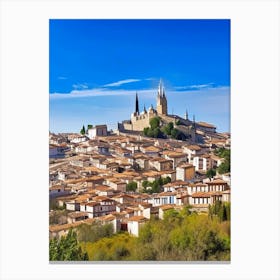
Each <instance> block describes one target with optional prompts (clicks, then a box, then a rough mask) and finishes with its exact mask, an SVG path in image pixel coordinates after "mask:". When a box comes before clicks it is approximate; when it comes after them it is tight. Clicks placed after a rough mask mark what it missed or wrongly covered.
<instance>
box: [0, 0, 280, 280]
mask: <svg viewBox="0 0 280 280" xmlns="http://www.w3.org/2000/svg"><path fill="white" fill-rule="evenodd" d="M0 8H1V9H0V12H1V15H0V16H1V60H0V61H1V85H0V86H1V193H0V195H1V196H0V197H1V203H0V207H1V245H0V248H1V249H0V251H1V253H0V254H1V263H0V266H1V269H0V271H1V272H0V273H1V274H0V275H1V279H58V278H59V279H92V278H95V279H96V278H97V279H99V278H102V279H123V280H125V279H143V278H144V277H146V278H147V277H148V278H152V277H153V278H155V279H159V278H160V279H163V280H164V279H170V278H178V279H179V278H188V279H279V275H280V273H279V268H278V267H279V263H280V261H279V236H280V234H279V221H280V219H279V189H278V187H279V175H278V173H279V77H280V75H279V49H280V48H279V47H280V46H279V34H280V30H279V10H280V9H279V2H278V1H276V0H275V1H272V0H271V1H184V2H183V1H179V0H175V1H171V0H170V1H156V0H155V1H116V0H115V1H91V2H90V1H78V0H75V1H74V0H73V1H63V0H62V1H26V0H20V1H13V0H6V1H1V7H0ZM49 18H230V19H231V26H232V36H231V39H232V57H231V61H232V64H231V66H232V68H231V69H232V79H231V86H232V90H231V93H232V98H231V105H232V112H231V113H232V115H231V118H232V122H231V132H232V151H233V152H232V158H233V164H232V194H233V195H232V201H233V203H232V204H233V215H232V218H233V222H232V261H231V264H229V265H226V264H224V265H216V264H213V265H209V264H208V265H135V264H134V265H109V264H106V265H50V264H49V263H48V231H47V228H48V217H47V209H48V200H47V199H46V197H47V195H48V192H47V182H48V105H47V104H48V20H49Z"/></svg>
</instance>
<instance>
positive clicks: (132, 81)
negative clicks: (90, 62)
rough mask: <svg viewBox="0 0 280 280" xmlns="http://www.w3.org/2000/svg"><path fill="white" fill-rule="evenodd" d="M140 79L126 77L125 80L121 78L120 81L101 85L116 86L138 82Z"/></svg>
mask: <svg viewBox="0 0 280 280" xmlns="http://www.w3.org/2000/svg"><path fill="white" fill-rule="evenodd" d="M140 81H141V80H139V79H126V80H121V81H118V82H115V83H111V84H106V85H104V86H103V87H118V86H120V85H123V84H129V83H135V82H140Z"/></svg>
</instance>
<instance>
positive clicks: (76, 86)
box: [72, 84, 88, 90]
mask: <svg viewBox="0 0 280 280" xmlns="http://www.w3.org/2000/svg"><path fill="white" fill-rule="evenodd" d="M72 87H73V89H75V90H79V89H88V85H87V84H74V85H72Z"/></svg>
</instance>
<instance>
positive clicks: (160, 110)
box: [118, 80, 195, 140]
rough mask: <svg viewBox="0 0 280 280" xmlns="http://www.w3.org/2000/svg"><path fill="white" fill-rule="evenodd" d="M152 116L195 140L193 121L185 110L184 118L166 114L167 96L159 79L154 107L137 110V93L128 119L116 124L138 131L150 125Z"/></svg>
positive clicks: (128, 129) (120, 127)
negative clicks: (172, 125) (133, 107)
mask: <svg viewBox="0 0 280 280" xmlns="http://www.w3.org/2000/svg"><path fill="white" fill-rule="evenodd" d="M154 117H160V119H161V125H165V124H167V123H170V122H172V123H174V127H176V128H177V129H179V130H180V131H181V132H182V133H184V134H185V135H186V138H191V139H193V140H195V121H194V120H193V121H190V120H189V119H188V113H187V111H186V114H185V118H181V117H179V116H177V115H169V114H168V106H167V98H166V95H165V89H164V86H163V83H162V81H161V80H160V82H159V86H158V91H157V103H156V109H155V108H153V105H151V106H150V107H149V108H148V110H147V109H146V107H145V106H144V109H143V111H142V112H140V110H139V100H138V94H137V92H136V96H135V110H134V112H133V113H132V114H131V117H130V120H126V121H123V122H122V123H119V124H118V128H119V130H120V131H138V132H142V131H143V129H144V128H145V127H149V126H150V120H151V119H152V118H154Z"/></svg>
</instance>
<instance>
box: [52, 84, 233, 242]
mask: <svg viewBox="0 0 280 280" xmlns="http://www.w3.org/2000/svg"><path fill="white" fill-rule="evenodd" d="M162 96H164V90H163V88H162V85H161V84H160V86H159V92H158V103H160V102H161V100H160V98H161V97H162ZM164 98H165V97H164ZM159 106H161V108H157V109H160V110H161V112H160V113H158V112H157V111H159V110H157V111H156V110H154V109H153V110H154V111H153V113H152V115H153V116H152V117H153V118H154V115H155V114H157V115H158V116H160V120H161V122H162V124H161V126H162V125H164V120H165V119H166V118H169V120H171V121H172V119H174V126H172V127H175V128H176V127H177V128H178V129H180V126H182V123H183V121H184V120H185V122H187V125H190V127H191V128H192V129H193V130H194V133H193V132H192V136H191V137H186V138H185V139H184V140H177V139H174V138H172V137H165V138H152V137H146V136H145V135H143V133H142V132H141V131H139V130H140V129H139V125H137V129H136V131H133V129H131V127H130V130H125V129H120V128H119V129H118V130H116V131H108V129H107V125H105V124H102V125H95V126H90V127H89V128H88V129H87V130H86V131H85V133H59V134H54V133H49V157H50V159H49V160H50V167H49V199H50V212H49V215H50V220H51V217H52V216H54V215H55V213H56V210H57V209H65V210H66V213H67V214H66V215H65V216H62V217H60V218H59V219H57V220H56V221H55V223H50V226H49V234H50V238H53V237H61V236H63V235H66V234H67V233H68V231H69V230H70V229H74V228H76V227H78V226H79V225H81V224H83V223H87V224H91V223H93V222H94V221H99V222H100V223H101V224H108V223H110V224H112V225H113V229H114V232H115V233H117V232H119V231H127V232H128V233H129V234H131V235H133V236H138V235H139V229H140V228H141V226H142V225H143V224H145V222H146V221H148V220H149V219H151V217H152V216H154V217H157V218H159V219H163V217H164V213H165V211H167V210H170V209H175V210H179V209H182V208H183V207H186V206H188V207H189V209H190V211H196V212H198V213H207V212H208V209H209V205H210V206H211V205H213V204H214V203H215V202H216V201H221V202H230V171H229V172H226V173H225V172H221V173H222V174H219V172H218V170H219V166H221V165H222V164H223V163H224V161H225V159H224V158H223V157H221V156H220V155H219V153H217V151H219V150H229V149H230V134H229V133H218V132H216V130H215V126H213V125H211V124H207V123H205V122H203V123H195V120H193V121H189V120H188V119H187V117H185V118H184V119H183V118H180V117H178V116H170V115H167V102H165V104H163V107H162V104H159ZM135 108H136V109H135V112H134V113H133V114H132V120H136V119H141V120H142V119H143V118H141V113H140V112H139V107H138V97H137V96H136V107H135ZM162 108H163V109H162ZM144 114H146V115H148V114H147V112H146V113H144ZM178 120H179V121H180V124H179V123H178ZM125 123H128V122H127V121H126V122H125ZM187 125H185V127H188V126H187ZM130 126H133V123H132V122H131V123H130ZM122 128H123V127H122ZM209 170H217V172H216V171H215V172H214V173H211V172H209Z"/></svg>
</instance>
